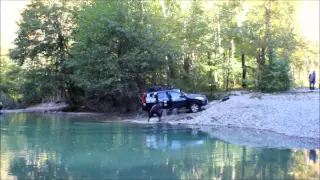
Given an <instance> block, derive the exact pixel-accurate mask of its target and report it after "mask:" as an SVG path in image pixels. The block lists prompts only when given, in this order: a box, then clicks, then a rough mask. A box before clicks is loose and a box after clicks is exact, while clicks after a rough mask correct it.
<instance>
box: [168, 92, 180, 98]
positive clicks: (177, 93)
mask: <svg viewBox="0 0 320 180" xmlns="http://www.w3.org/2000/svg"><path fill="white" fill-rule="evenodd" d="M169 94H170V96H171V98H172V99H178V98H180V96H181V93H179V92H175V91H170V92H169Z"/></svg>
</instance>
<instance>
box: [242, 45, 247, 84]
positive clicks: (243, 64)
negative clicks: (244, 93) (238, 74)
mask: <svg viewBox="0 0 320 180" xmlns="http://www.w3.org/2000/svg"><path fill="white" fill-rule="evenodd" d="M241 63H242V88H247V83H246V73H247V68H246V61H245V59H244V51H243V49H242V50H241Z"/></svg>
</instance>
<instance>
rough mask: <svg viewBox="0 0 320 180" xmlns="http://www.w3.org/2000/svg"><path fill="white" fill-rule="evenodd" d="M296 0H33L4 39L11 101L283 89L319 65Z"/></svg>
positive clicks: (125, 102) (112, 103) (100, 104)
mask: <svg viewBox="0 0 320 180" xmlns="http://www.w3.org/2000/svg"><path fill="white" fill-rule="evenodd" d="M301 3H302V1H280V0H265V1H249V0H238V1H234V0H225V1H218V0H216V1H209V0H201V1H200V0H190V1H180V0H146V1H137V0H125V1H100V0H87V1H75V0H56V1H49V0H33V1H32V2H31V3H30V4H28V5H27V6H26V7H25V8H24V9H23V11H21V18H20V20H19V21H18V22H17V24H18V31H17V32H16V38H15V40H14V42H13V44H14V48H10V49H1V52H2V56H1V81H0V93H1V101H2V102H3V104H4V105H5V107H7V108H22V107H26V106H29V105H32V104H38V103H42V102H50V101H54V102H67V103H68V104H71V105H74V106H75V107H84V108H85V109H87V110H90V111H99V112H113V111H119V112H131V111H135V110H137V109H138V108H139V107H140V102H141V100H140V98H141V96H142V92H143V91H144V90H145V89H146V88H147V87H148V86H150V85H173V86H176V87H179V88H181V89H183V91H185V92H198V93H200V92H201V93H204V94H206V95H207V96H209V97H210V98H211V99H214V98H216V96H215V95H214V94H215V93H217V92H228V91H230V90H234V89H250V90H251V89H252V90H257V91H261V92H283V91H286V90H289V89H290V88H292V87H302V86H304V85H305V81H307V79H308V73H309V72H310V71H313V70H316V72H317V74H319V71H318V70H317V69H319V44H318V43H319V41H310V40H307V39H305V38H303V37H302V36H301V32H300V31H301V30H300V29H299V25H298V19H297V17H298V15H297V13H298V9H299V7H300V6H301Z"/></svg>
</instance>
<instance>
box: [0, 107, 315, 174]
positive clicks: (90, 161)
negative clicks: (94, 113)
mask: <svg viewBox="0 0 320 180" xmlns="http://www.w3.org/2000/svg"><path fill="white" fill-rule="evenodd" d="M0 118H1V120H0V122H1V160H0V161H1V179H215V178H217V179H318V178H319V177H320V176H319V166H320V164H319V160H320V158H319V155H320V151H319V149H317V148H312V145H301V144H299V145H296V146H295V145H294V143H290V144H291V145H290V146H289V145H284V146H279V145H274V146H273V145H272V144H273V143H271V144H268V146H264V145H261V146H259V145H257V142H256V141H255V143H254V142H251V141H249V140H248V141H247V140H243V141H242V142H239V141H232V140H230V139H234V136H237V137H239V135H238V134H234V136H233V135H232V132H236V131H235V130H232V131H230V132H228V131H227V130H226V131H225V130H223V132H225V133H226V134H228V135H225V134H223V133H218V134H219V135H215V136H213V135H212V133H211V134H210V133H207V132H204V131H200V130H195V129H193V128H187V127H182V126H173V125H168V124H161V123H159V124H133V123H121V122H112V123H111V122H109V123H106V122H101V121H99V120H95V119H94V117H84V116H82V117H79V116H73V117H72V116H65V115H55V114H24V113H12V114H10V113H5V114H2V115H0ZM216 132H219V131H216ZM216 134H217V133H216ZM232 137H233V138H232ZM269 137H270V139H273V140H274V139H275V138H281V137H273V136H269ZM241 139H243V138H241ZM262 141H263V140H262ZM277 141H278V140H277ZM282 141H289V140H286V139H285V138H283V139H282ZM258 144H259V142H258Z"/></svg>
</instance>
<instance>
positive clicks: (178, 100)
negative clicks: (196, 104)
mask: <svg viewBox="0 0 320 180" xmlns="http://www.w3.org/2000/svg"><path fill="white" fill-rule="evenodd" d="M168 93H169V95H170V99H171V104H172V108H182V107H185V106H186V105H187V98H186V97H185V96H183V94H181V93H180V92H177V91H169V92H168Z"/></svg>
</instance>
